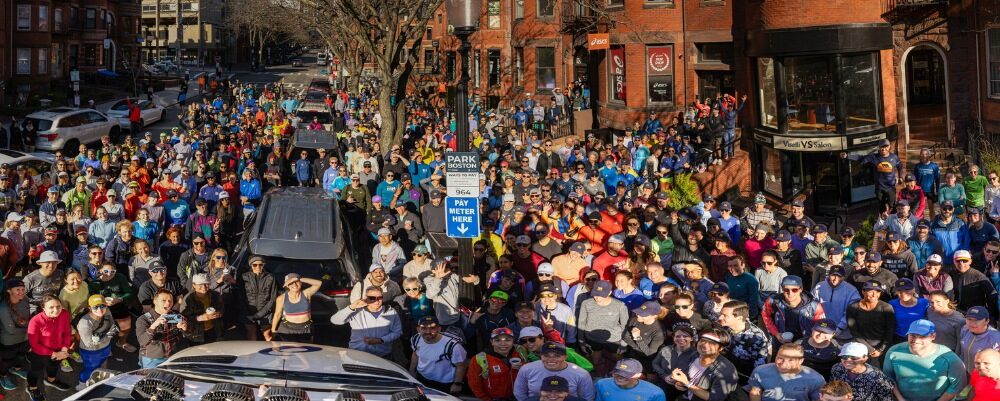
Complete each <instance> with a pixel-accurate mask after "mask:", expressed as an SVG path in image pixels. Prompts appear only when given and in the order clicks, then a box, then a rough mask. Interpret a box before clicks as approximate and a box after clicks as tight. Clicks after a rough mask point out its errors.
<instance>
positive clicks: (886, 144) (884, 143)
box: [878, 139, 889, 148]
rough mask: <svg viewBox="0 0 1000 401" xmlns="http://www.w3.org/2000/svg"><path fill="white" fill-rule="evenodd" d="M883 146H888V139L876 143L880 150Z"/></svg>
mask: <svg viewBox="0 0 1000 401" xmlns="http://www.w3.org/2000/svg"><path fill="white" fill-rule="evenodd" d="M883 146H889V140H888V139H883V140H881V141H878V147H880V148H881V147H883Z"/></svg>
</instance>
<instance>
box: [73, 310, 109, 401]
mask: <svg viewBox="0 0 1000 401" xmlns="http://www.w3.org/2000/svg"><path fill="white" fill-rule="evenodd" d="M87 306H88V307H89V309H88V312H87V313H86V314H84V315H83V316H81V317H80V319H79V321H78V322H77V323H76V332H77V333H79V335H80V342H79V347H80V358H81V359H82V360H83V368H82V369H80V376H79V378H80V384H78V385H77V386H76V389H77V391H79V390H82V389H84V388H86V387H87V380H89V379H90V374H91V372H93V371H94V369H97V368H98V367H100V366H101V365H102V364H104V361H106V360H107V359H108V357H110V356H111V348H112V347H111V340H112V339H114V338H115V337H116V336H117V334H118V331H119V329H118V325H117V324H116V323H115V319H114V318H113V317H112V314H111V311H110V310H109V308H108V305H107V302H106V300H105V298H104V296H103V295H100V294H95V295H91V296H90V298H88V299H87Z"/></svg>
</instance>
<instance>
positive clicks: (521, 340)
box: [517, 336, 542, 344]
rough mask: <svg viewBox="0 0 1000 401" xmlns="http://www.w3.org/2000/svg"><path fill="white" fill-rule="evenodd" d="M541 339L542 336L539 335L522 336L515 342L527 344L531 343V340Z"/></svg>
mask: <svg viewBox="0 0 1000 401" xmlns="http://www.w3.org/2000/svg"><path fill="white" fill-rule="evenodd" d="M541 339H542V337H540V336H538V337H524V338H522V339H520V340H518V341H517V342H518V343H520V344H528V343H533V342H535V341H538V340H541Z"/></svg>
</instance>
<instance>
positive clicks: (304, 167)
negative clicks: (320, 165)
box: [295, 159, 312, 182]
mask: <svg viewBox="0 0 1000 401" xmlns="http://www.w3.org/2000/svg"><path fill="white" fill-rule="evenodd" d="M295 179H296V180H298V181H299V182H309V181H310V180H311V179H312V163H310V162H309V159H299V160H296V161H295Z"/></svg>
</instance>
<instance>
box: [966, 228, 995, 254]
mask: <svg viewBox="0 0 1000 401" xmlns="http://www.w3.org/2000/svg"><path fill="white" fill-rule="evenodd" d="M989 240H997V241H1000V232H997V227H996V226H994V225H992V224H990V223H988V222H983V224H982V227H980V228H975V227H972V226H969V252H972V253H978V252H982V251H983V247H984V246H986V242H987V241H989Z"/></svg>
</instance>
